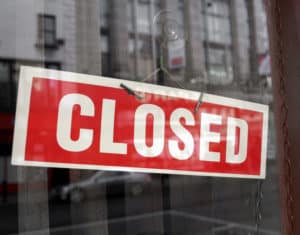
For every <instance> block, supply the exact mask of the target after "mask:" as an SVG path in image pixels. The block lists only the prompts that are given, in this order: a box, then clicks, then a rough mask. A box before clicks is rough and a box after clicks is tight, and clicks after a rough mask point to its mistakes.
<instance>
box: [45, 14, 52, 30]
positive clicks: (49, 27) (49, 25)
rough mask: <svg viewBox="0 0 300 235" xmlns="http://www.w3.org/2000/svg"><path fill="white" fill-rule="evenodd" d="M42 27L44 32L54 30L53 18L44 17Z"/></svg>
mask: <svg viewBox="0 0 300 235" xmlns="http://www.w3.org/2000/svg"><path fill="white" fill-rule="evenodd" d="M44 27H45V30H46V31H54V30H55V18H53V17H48V16H44Z"/></svg>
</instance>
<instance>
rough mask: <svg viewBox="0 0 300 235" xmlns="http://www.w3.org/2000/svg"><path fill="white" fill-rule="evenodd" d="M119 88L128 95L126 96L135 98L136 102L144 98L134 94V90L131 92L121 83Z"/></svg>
mask: <svg viewBox="0 0 300 235" xmlns="http://www.w3.org/2000/svg"><path fill="white" fill-rule="evenodd" d="M120 87H122V88H123V89H124V90H125V91H126V92H127V93H128V95H132V96H134V97H135V98H137V99H138V100H142V99H143V98H144V97H143V96H141V95H140V94H138V93H136V92H135V91H134V90H132V89H131V88H129V87H128V86H125V85H124V84H123V83H121V84H120Z"/></svg>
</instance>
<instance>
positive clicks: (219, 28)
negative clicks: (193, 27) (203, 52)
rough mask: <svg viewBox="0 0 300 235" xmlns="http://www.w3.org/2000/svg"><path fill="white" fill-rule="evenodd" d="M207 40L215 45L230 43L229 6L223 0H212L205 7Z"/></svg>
mask: <svg viewBox="0 0 300 235" xmlns="http://www.w3.org/2000/svg"><path fill="white" fill-rule="evenodd" d="M206 6H207V9H206V21H207V25H206V27H207V33H208V35H207V36H208V40H209V41H212V42H217V43H226V44H230V43H231V35H230V21H229V4H228V2H227V1H223V0H213V1H210V2H209V4H207V5H206Z"/></svg>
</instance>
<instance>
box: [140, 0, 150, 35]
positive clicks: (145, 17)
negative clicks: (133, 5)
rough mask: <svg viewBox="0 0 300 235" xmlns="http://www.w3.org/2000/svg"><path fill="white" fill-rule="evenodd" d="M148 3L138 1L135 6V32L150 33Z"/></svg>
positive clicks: (144, 0)
mask: <svg viewBox="0 0 300 235" xmlns="http://www.w3.org/2000/svg"><path fill="white" fill-rule="evenodd" d="M150 23H151V19H150V1H146V0H139V1H138V5H137V31H138V32H139V33H150Z"/></svg>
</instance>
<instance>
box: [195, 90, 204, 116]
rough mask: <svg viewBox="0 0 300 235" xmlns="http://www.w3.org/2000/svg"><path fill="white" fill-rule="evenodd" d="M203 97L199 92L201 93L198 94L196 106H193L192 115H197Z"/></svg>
mask: <svg viewBox="0 0 300 235" xmlns="http://www.w3.org/2000/svg"><path fill="white" fill-rule="evenodd" d="M203 95H204V93H203V92H201V93H200V96H199V99H198V101H197V104H196V106H195V109H194V113H195V114H196V113H198V111H199V108H200V106H201V104H202V100H203Z"/></svg>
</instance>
